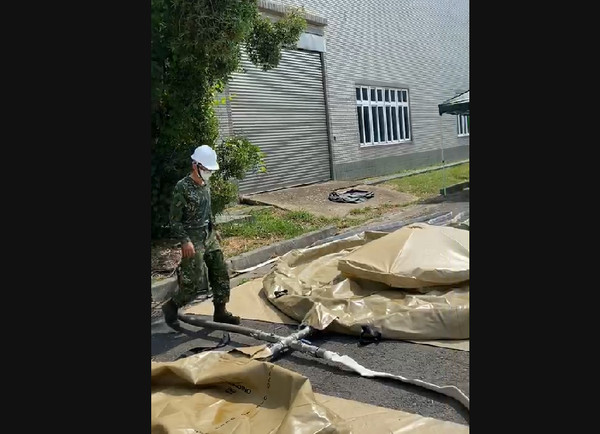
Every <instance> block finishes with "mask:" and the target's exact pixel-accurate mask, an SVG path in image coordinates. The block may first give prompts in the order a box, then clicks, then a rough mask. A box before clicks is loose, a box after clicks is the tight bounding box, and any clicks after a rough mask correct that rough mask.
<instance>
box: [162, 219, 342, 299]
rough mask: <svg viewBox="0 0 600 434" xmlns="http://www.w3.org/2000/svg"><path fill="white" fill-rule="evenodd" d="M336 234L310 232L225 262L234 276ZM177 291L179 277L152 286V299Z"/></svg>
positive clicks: (329, 229) (332, 228) (328, 230)
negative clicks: (238, 271) (236, 272)
mask: <svg viewBox="0 0 600 434" xmlns="http://www.w3.org/2000/svg"><path fill="white" fill-rule="evenodd" d="M336 232H337V228H336V227H335V226H328V227H326V228H323V229H320V230H318V231H314V232H309V233H307V234H304V235H300V236H299V237H296V238H292V239H291V240H284V241H279V242H277V243H273V244H271V245H269V246H264V247H259V248H258V249H255V250H251V251H249V252H246V253H242V254H241V255H238V256H234V257H233V258H229V259H227V260H226V261H225V262H226V263H227V267H228V268H229V273H230V274H232V273H234V272H235V270H243V269H246V268H250V267H254V266H255V265H258V264H261V263H263V262H265V261H268V260H269V259H271V258H273V257H276V256H281V255H283V254H285V253H287V252H289V251H291V250H294V249H301V248H303V247H308V246H310V245H311V244H314V243H315V242H317V241H318V240H321V239H323V238H327V237H331V236H332V235H334V234H335V233H336ZM176 289H177V276H173V277H169V278H167V279H163V280H160V281H158V282H156V283H154V284H152V299H153V300H154V301H155V302H160V301H163V300H165V299H166V298H167V297H168V296H169V295H170V294H172V293H173V292H174V291H175V290H176Z"/></svg>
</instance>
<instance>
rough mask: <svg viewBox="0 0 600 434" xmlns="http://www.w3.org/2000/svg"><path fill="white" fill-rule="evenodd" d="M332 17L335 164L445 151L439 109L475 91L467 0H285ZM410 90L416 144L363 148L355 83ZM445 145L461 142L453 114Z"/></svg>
mask: <svg viewBox="0 0 600 434" xmlns="http://www.w3.org/2000/svg"><path fill="white" fill-rule="evenodd" d="M280 3H283V4H286V5H296V6H297V5H304V6H305V8H306V10H307V11H309V12H313V13H315V14H317V15H320V16H322V17H324V18H326V19H327V26H326V28H325V38H326V41H327V54H326V58H325V62H326V69H327V87H328V89H327V91H328V95H327V96H328V105H329V112H330V116H331V117H330V119H331V132H332V137H334V139H333V141H332V147H333V164H334V165H336V164H340V163H350V162H356V161H364V160H369V159H376V158H381V157H388V156H401V155H406V154H410V153H414V152H422V151H428V150H434V149H439V147H440V146H441V131H440V116H439V114H438V108H437V105H438V104H439V103H441V102H443V101H445V100H446V99H448V98H450V97H452V96H454V95H456V94H457V93H458V92H460V91H465V90H467V89H469V1H468V0H402V1H400V0H280ZM372 82H377V84H382V85H386V84H387V85H389V86H395V85H399V86H406V87H407V88H408V89H409V92H410V110H411V118H412V121H411V124H412V125H411V126H412V132H413V141H412V142H411V143H406V144H392V145H385V146H370V147H363V148H361V147H360V146H359V134H358V125H357V116H356V97H355V84H370V83H372ZM442 128H443V137H444V146H445V147H454V146H461V145H468V144H469V138H468V137H460V138H459V137H457V130H456V119H455V117H454V116H446V115H444V116H443V117H442Z"/></svg>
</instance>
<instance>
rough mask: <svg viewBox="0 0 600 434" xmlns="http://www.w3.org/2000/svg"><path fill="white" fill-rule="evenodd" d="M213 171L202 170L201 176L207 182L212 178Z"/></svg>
mask: <svg viewBox="0 0 600 434" xmlns="http://www.w3.org/2000/svg"><path fill="white" fill-rule="evenodd" d="M211 175H212V172H211V171H210V170H200V177H201V178H202V179H203V180H204V182H207V181H208V180H209V179H210V176H211Z"/></svg>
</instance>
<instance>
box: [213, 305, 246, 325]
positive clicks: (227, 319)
mask: <svg viewBox="0 0 600 434" xmlns="http://www.w3.org/2000/svg"><path fill="white" fill-rule="evenodd" d="M214 305H215V314H214V315H213V321H214V322H222V323H225V324H239V323H240V317H239V316H235V315H233V314H231V313H230V312H227V309H226V308H225V303H218V304H217V303H215V304H214Z"/></svg>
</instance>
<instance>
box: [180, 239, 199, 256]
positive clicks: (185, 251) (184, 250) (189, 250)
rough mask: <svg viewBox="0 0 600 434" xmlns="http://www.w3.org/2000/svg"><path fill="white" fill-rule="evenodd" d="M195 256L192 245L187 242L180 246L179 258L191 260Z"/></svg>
mask: <svg viewBox="0 0 600 434" xmlns="http://www.w3.org/2000/svg"><path fill="white" fill-rule="evenodd" d="M195 254H196V249H194V244H193V243H192V242H191V241H188V242H187V243H185V244H182V246H181V256H183V257H184V258H191V257H192V256H194V255H195Z"/></svg>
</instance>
